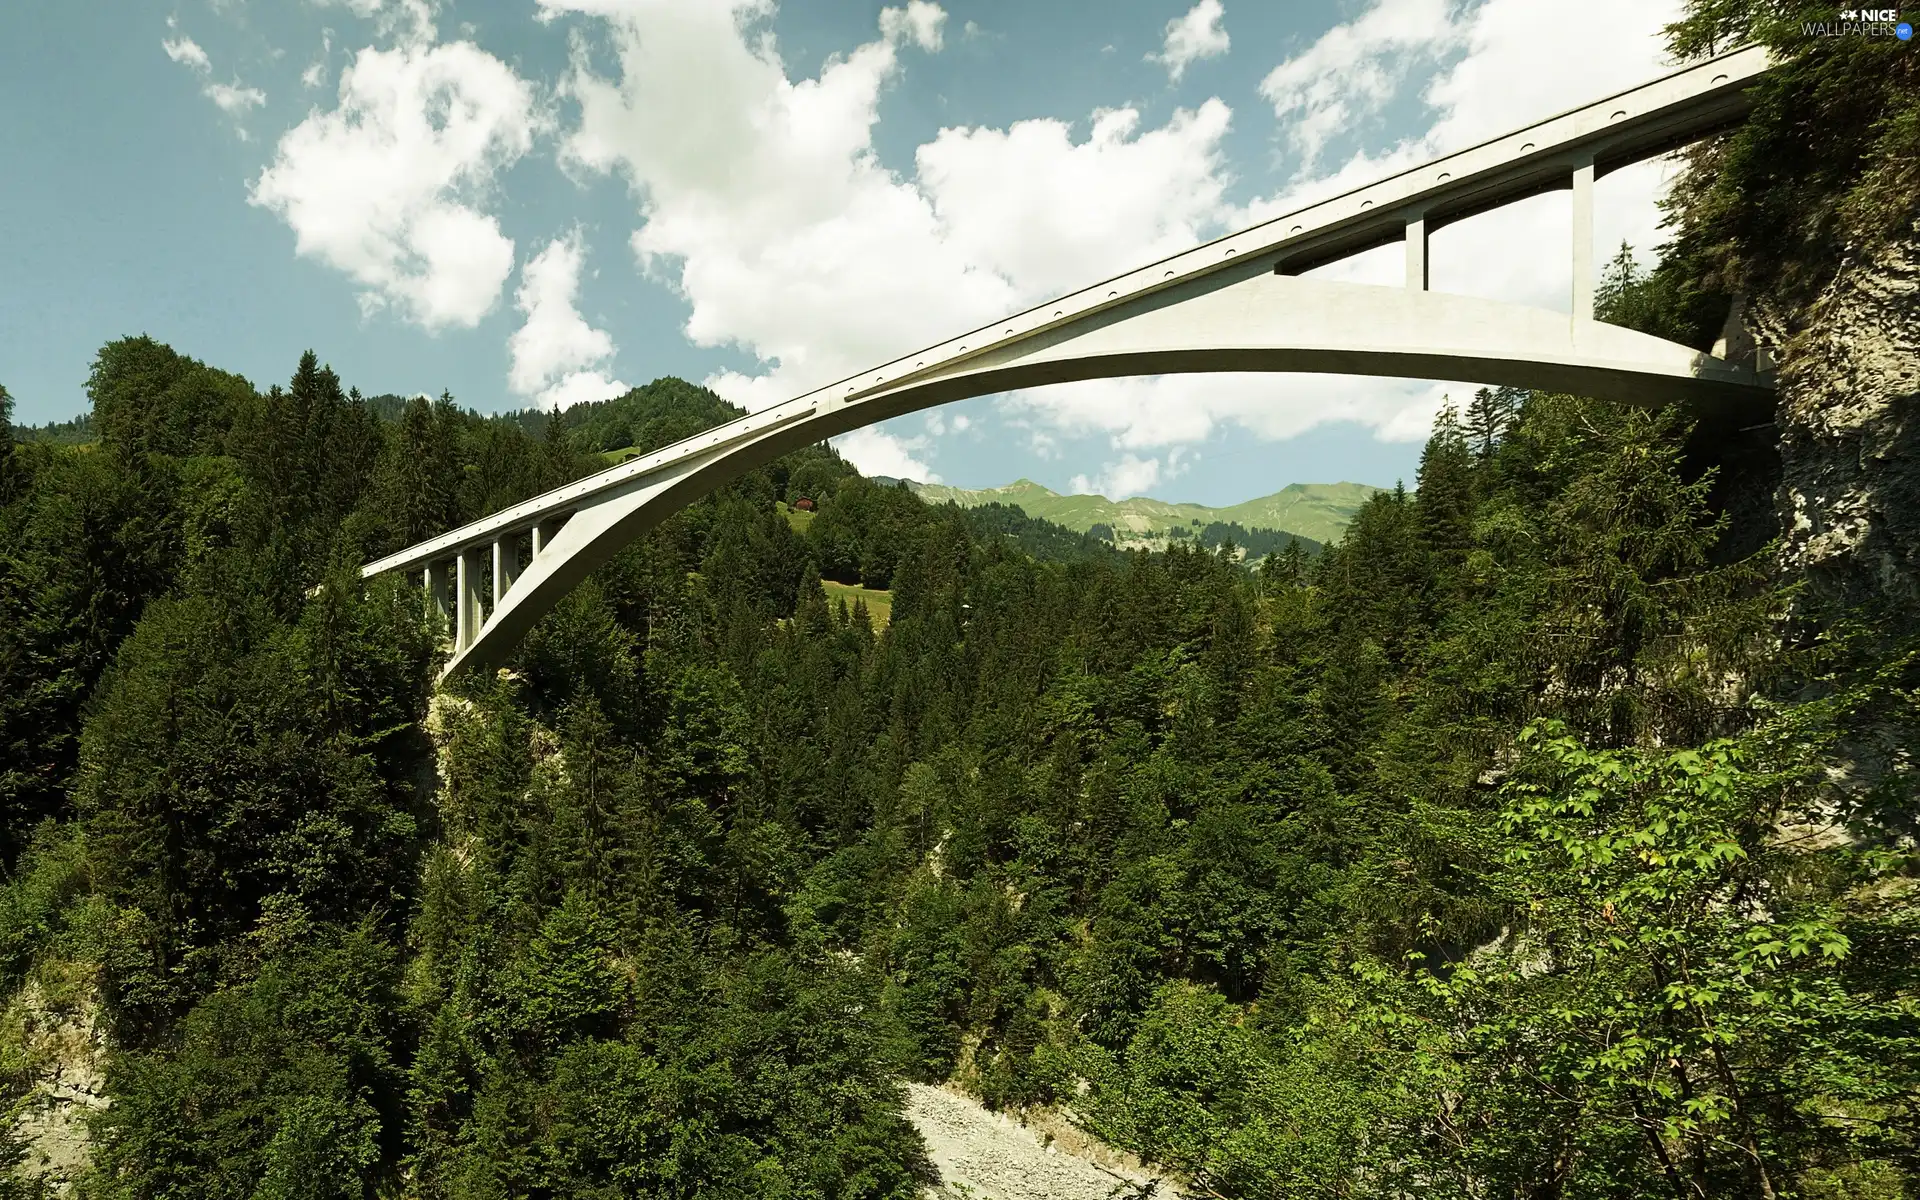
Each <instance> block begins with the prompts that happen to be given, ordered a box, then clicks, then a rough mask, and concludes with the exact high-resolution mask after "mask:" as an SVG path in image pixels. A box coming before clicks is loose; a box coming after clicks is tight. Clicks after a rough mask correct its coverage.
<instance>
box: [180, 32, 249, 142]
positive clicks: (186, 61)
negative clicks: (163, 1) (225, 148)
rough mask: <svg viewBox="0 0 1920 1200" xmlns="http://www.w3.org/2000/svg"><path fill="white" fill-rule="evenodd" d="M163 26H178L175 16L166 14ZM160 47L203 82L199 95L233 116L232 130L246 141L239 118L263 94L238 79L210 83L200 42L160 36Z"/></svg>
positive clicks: (209, 68) (210, 65)
mask: <svg viewBox="0 0 1920 1200" xmlns="http://www.w3.org/2000/svg"><path fill="white" fill-rule="evenodd" d="M167 28H168V29H174V28H178V21H177V19H176V18H173V17H168V18H167ZM160 48H161V49H162V50H165V51H166V52H167V57H168V58H170V59H172V60H173V61H174V62H177V63H179V64H181V65H182V66H184V67H186V68H187V69H188V70H190V71H192V72H193V73H194V74H196V75H198V76H200V78H202V79H204V80H206V81H207V82H206V83H204V84H203V85H202V86H201V88H200V94H201V95H202V96H205V97H206V98H207V99H209V100H211V101H213V103H214V105H215V106H216V107H218V108H219V110H220V111H221V112H223V113H225V114H227V115H228V116H229V117H232V118H234V131H235V132H236V133H238V134H239V135H240V140H241V141H243V142H244V141H246V140H247V131H246V129H245V127H243V126H242V125H240V123H239V119H240V118H241V117H242V116H244V115H246V111H247V110H248V109H250V108H258V107H260V106H261V105H263V104H265V103H266V102H267V94H266V93H265V92H263V91H261V90H260V89H259V88H257V87H247V86H246V85H245V84H243V83H241V82H240V81H239V80H238V79H235V80H234V81H233V82H232V83H215V82H213V81H212V80H211V79H209V78H208V77H209V76H210V75H212V74H213V60H212V59H210V58H208V57H207V52H206V51H205V50H204V49H202V48H201V46H200V43H198V42H196V41H194V40H193V39H192V38H190V37H187V36H186V35H185V34H182V35H181V36H179V37H177V38H163V39H161V41H160Z"/></svg>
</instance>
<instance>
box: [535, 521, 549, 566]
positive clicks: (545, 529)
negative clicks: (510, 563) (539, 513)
mask: <svg viewBox="0 0 1920 1200" xmlns="http://www.w3.org/2000/svg"><path fill="white" fill-rule="evenodd" d="M552 540H553V522H552V521H540V522H537V523H536V524H535V525H534V527H533V556H534V557H535V558H539V557H540V551H542V550H544V549H546V546H547V543H548V542H550V541H552Z"/></svg>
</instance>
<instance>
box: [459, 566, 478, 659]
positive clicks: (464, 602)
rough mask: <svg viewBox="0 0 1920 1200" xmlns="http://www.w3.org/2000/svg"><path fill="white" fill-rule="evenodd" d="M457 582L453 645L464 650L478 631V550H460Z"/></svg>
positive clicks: (471, 643) (471, 642)
mask: <svg viewBox="0 0 1920 1200" xmlns="http://www.w3.org/2000/svg"><path fill="white" fill-rule="evenodd" d="M459 564H460V565H459V575H460V578H459V582H458V584H457V585H456V586H455V588H454V592H455V595H454V611H455V616H456V619H455V621H454V641H453V644H454V647H455V649H457V650H465V649H466V648H467V647H468V646H471V645H473V639H474V638H475V637H477V636H478V635H479V633H480V565H481V564H480V552H479V551H478V550H462V551H461V552H460V558H459Z"/></svg>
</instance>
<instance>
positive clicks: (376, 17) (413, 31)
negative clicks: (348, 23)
mask: <svg viewBox="0 0 1920 1200" xmlns="http://www.w3.org/2000/svg"><path fill="white" fill-rule="evenodd" d="M314 3H315V4H317V5H319V6H321V7H323V8H326V7H332V6H339V7H342V8H345V9H347V10H348V11H349V12H351V13H352V14H353V15H354V16H356V17H359V18H360V19H361V20H372V21H373V22H374V28H375V30H376V31H377V32H378V34H379V36H381V37H384V38H391V39H393V40H394V41H395V42H397V43H400V44H403V45H427V44H430V43H431V42H432V41H433V40H434V38H435V36H436V31H435V29H434V24H433V12H434V9H435V8H436V7H437V2H436V0H314Z"/></svg>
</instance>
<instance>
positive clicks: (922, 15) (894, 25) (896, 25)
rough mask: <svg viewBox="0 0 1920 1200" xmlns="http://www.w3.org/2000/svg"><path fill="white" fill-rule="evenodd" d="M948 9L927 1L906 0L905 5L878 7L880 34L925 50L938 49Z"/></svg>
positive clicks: (891, 40) (889, 39) (896, 41)
mask: <svg viewBox="0 0 1920 1200" xmlns="http://www.w3.org/2000/svg"><path fill="white" fill-rule="evenodd" d="M946 23H947V11H946V10H945V9H943V8H941V7H940V6H939V5H938V4H931V3H929V2H928V0H908V4H907V6H906V7H905V8H883V9H881V10H880V33H881V36H883V37H885V38H886V39H887V40H888V41H890V42H895V43H898V42H902V41H910V42H912V43H913V44H914V45H916V46H918V47H920V48H921V49H922V50H926V51H929V52H931V51H936V50H938V49H940V31H941V29H942V28H943V27H944V26H945V25H946Z"/></svg>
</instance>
